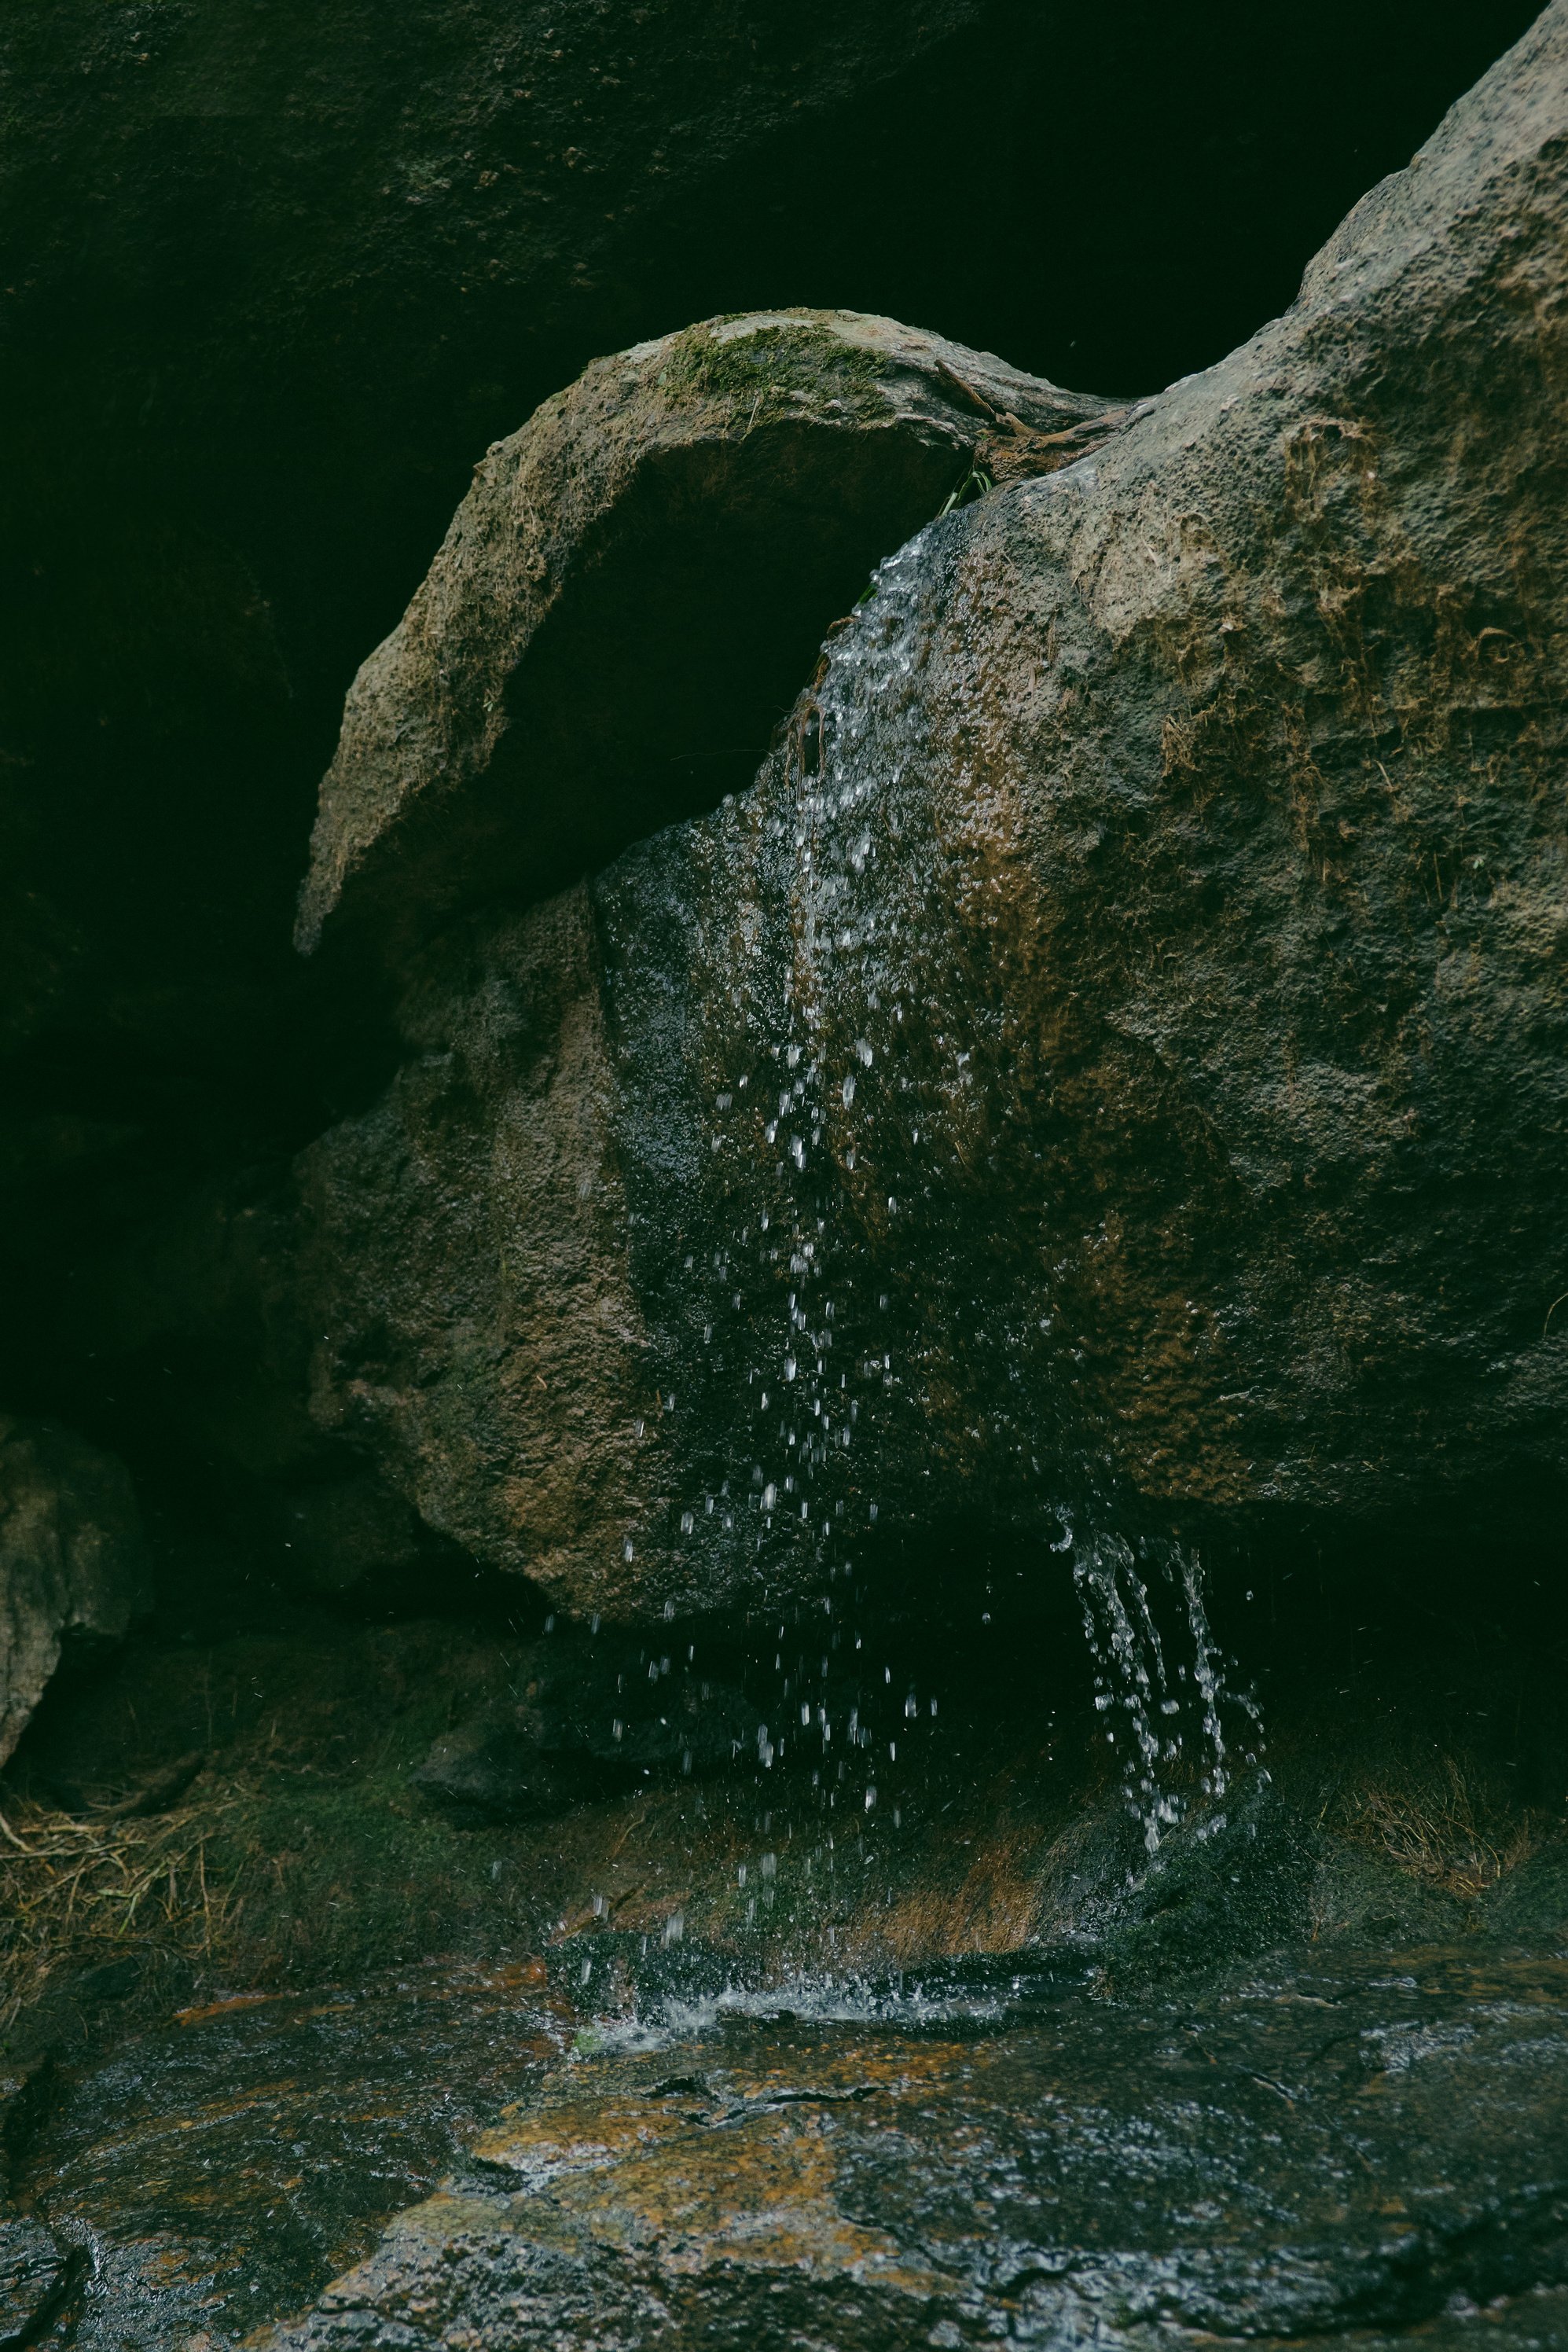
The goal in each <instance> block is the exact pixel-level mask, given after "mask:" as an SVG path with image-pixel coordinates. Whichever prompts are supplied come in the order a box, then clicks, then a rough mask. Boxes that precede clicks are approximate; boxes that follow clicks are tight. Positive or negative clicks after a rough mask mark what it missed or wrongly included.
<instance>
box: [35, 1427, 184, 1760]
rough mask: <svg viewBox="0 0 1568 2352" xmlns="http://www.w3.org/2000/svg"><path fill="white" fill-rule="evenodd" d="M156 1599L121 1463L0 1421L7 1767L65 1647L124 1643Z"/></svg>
mask: <svg viewBox="0 0 1568 2352" xmlns="http://www.w3.org/2000/svg"><path fill="white" fill-rule="evenodd" d="M151 1598H152V1594H151V1588H150V1585H149V1581H148V1574H147V1562H146V1556H145V1553H144V1550H143V1547H142V1539H141V1521H140V1518H139V1517H138V1514H137V1509H136V1500H135V1497H134V1496H133V1495H132V1493H131V1481H130V1479H129V1477H128V1476H127V1475H126V1473H125V1469H124V1467H123V1465H121V1464H120V1463H119V1462H117V1461H116V1460H115V1458H114V1456H113V1455H112V1454H103V1453H100V1452H99V1449H98V1448H97V1447H96V1446H92V1445H88V1444H85V1443H84V1442H83V1440H82V1439H80V1438H79V1437H75V1436H73V1435H72V1434H71V1433H70V1432H69V1431H68V1430H63V1429H57V1428H55V1427H54V1426H52V1425H51V1424H50V1423H47V1422H26V1421H17V1420H16V1419H14V1418H13V1417H12V1416H11V1415H9V1414H0V1763H4V1761H5V1759H6V1757H7V1756H9V1755H10V1753H11V1750H12V1749H13V1748H15V1747H16V1742H17V1740H18V1739H19V1738H21V1736H22V1733H23V1732H24V1730H25V1729H26V1725H27V1719H28V1717H29V1716H30V1715H31V1714H32V1712H33V1709H34V1708H35V1707H36V1706H37V1703H38V1701H39V1699H40V1698H41V1697H42V1696H43V1695H44V1690H45V1687H46V1685H47V1683H48V1680H49V1677H50V1675H52V1674H53V1673H54V1671H55V1668H56V1667H57V1665H58V1664H59V1662H60V1655H61V1652H62V1650H63V1649H64V1648H65V1646H66V1645H67V1644H68V1643H94V1642H106V1641H118V1640H119V1639H120V1636H121V1635H122V1634H123V1633H125V1632H126V1631H127V1630H128V1628H129V1627H130V1625H131V1622H132V1621H133V1619H134V1618H135V1617H136V1616H137V1614H138V1613H139V1612H141V1610H143V1609H145V1608H146V1607H147V1606H148V1605H149V1603H150V1601H151Z"/></svg>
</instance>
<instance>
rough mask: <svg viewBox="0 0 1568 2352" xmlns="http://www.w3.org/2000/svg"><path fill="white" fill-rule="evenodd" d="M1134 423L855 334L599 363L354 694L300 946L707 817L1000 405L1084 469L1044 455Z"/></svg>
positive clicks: (472, 496) (929, 340) (472, 895)
mask: <svg viewBox="0 0 1568 2352" xmlns="http://www.w3.org/2000/svg"><path fill="white" fill-rule="evenodd" d="M1108 407H1109V404H1108V403H1105V402H1101V401H1095V400H1092V399H1085V398H1083V397H1082V396H1081V395H1077V394H1070V393H1063V392H1061V391H1059V390H1058V389H1057V388H1056V387H1055V386H1054V385H1052V384H1048V383H1040V382H1039V381H1038V380H1037V379H1035V378H1033V377H1030V376H1026V375H1023V374H1021V373H1019V371H1018V370H1017V369H1016V368H1010V367H1008V366H1007V365H1006V364H1005V363H1003V362H1000V361H998V360H995V359H993V358H991V357H990V356H989V355H988V354H985V353H980V352H966V351H962V350H960V349H958V348H957V347H956V345H954V344H952V343H948V342H946V341H943V340H942V338H941V337H939V336H936V335H925V334H917V333H915V332H913V331H911V330H910V329H908V328H904V327H899V326H896V325H895V324H894V322H893V321H892V320H886V319H873V318H862V316H860V315H859V314H858V313H856V312H853V311H813V310H786V311H780V312H778V313H768V312H764V313H761V314H758V315H755V316H750V317H744V318H737V319H715V320H708V321H706V322H705V323H704V324H702V325H700V326H697V327H693V328H689V329H688V330H686V331H685V333H682V334H676V335H667V336H665V337H664V338H663V339H662V340H661V341H657V342H653V343H644V344H640V345H639V346H638V347H637V348H636V349H635V350H634V351H631V352H622V353H619V354H618V355H617V356H616V357H615V358H613V359H610V360H601V361H599V362H595V364H594V365H593V366H592V367H591V368H590V369H589V371H588V373H586V375H584V376H583V377H582V378H581V380H580V382H579V383H576V384H574V385H573V386H572V388H571V389H570V391H569V392H566V393H563V394H559V396H558V397H557V398H555V399H553V400H549V401H546V403H545V404H544V405H543V407H542V408H540V409H539V410H538V413H537V414H536V415H534V416H533V417H532V418H530V420H529V422H528V424H527V425H525V426H524V427H523V429H522V431H521V432H519V433H517V434H514V435H513V436H512V437H511V439H510V440H508V441H503V442H498V443H497V444H496V445H494V446H493V447H492V448H491V450H490V452H489V455H488V456H487V457H486V458H485V460H484V461H483V462H482V464H481V465H480V466H479V467H478V468H477V469H476V479H475V483H474V487H473V488H472V489H471V490H470V491H469V493H468V496H467V498H466V499H465V500H464V502H463V504H462V506H461V507H460V508H459V509H458V510H457V514H456V517H455V520H454V521H453V525H452V528H451V530H450V531H449V532H448V533H447V537H446V541H445V544H444V547H443V548H442V551H441V552H440V554H439V555H438V556H437V557H436V559H435V562H434V565H433V566H432V567H431V571H430V573H429V576H428V578H427V579H426V580H425V583H424V585H423V588H422V589H421V590H420V592H419V594H418V595H417V596H416V597H415V599H414V601H413V604H412V605H411V606H410V608H409V610H408V612H407V613H406V614H405V615H404V616H403V619H402V622H401V623H400V624H399V625H398V627H397V628H396V629H395V630H394V631H393V633H392V635H391V636H390V637H389V638H388V639H387V640H386V643H385V644H384V645H382V646H380V647H378V649H377V651H376V652H375V653H373V654H372V655H371V657H370V659H369V660H368V661H367V662H366V663H365V664H364V666H363V667H362V668H361V671H360V674H359V677H357V678H356V679H355V681H354V684H353V687H352V688H351V689H350V694H349V700H348V707H347V709H346V711H345V714H344V720H343V732H342V737H341V740H340V743H339V746H338V753H337V757H336V758H335V760H334V761H333V763H332V766H331V768H330V769H329V772H328V774H327V777H326V780H325V782H323V784H322V787H321V810H320V814H319V818H318V820H317V824H316V832H315V837H314V842H313V845H312V858H311V867H310V874H309V877H308V880H307V882H306V885H305V888H304V892H303V894H302V898H301V903H300V919H299V934H298V936H299V941H300V944H301V945H302V946H303V947H306V948H312V947H314V946H315V945H316V944H317V942H318V941H319V939H320V936H321V930H322V926H323V924H324V923H326V922H328V921H329V920H330V921H331V923H332V926H333V928H334V929H343V928H344V927H350V928H353V927H363V926H364V925H366V924H371V925H373V926H374V927H375V929H377V931H378V932H379V933H380V934H381V939H382V945H383V947H389V946H390V947H392V948H398V947H401V946H402V941H403V940H404V939H405V938H406V937H407V936H408V935H409V933H410V932H411V931H416V930H417V929H420V928H428V927H429V926H430V925H431V923H432V922H433V921H434V920H435V919H439V918H440V917H442V916H444V915H445V914H448V913H449V912H450V911H451V909H452V908H453V907H454V906H457V905H462V904H465V903H469V902H472V901H473V900H474V899H476V898H493V897H495V896H496V895H497V893H499V892H501V891H504V890H505V889H506V888H507V887H508V886H511V887H514V888H520V889H522V890H523V891H524V892H525V893H526V895H528V897H530V898H542V897H546V896H548V895H549V892H550V891H551V890H552V889H553V888H555V887H558V886H559V883H561V882H564V881H570V880H571V879H574V878H575V877H576V876H577V875H579V874H580V873H581V872H583V871H584V870H585V869H588V868H591V867H592V866H600V865H602V864H604V863H605V861H606V859H607V858H608V857H610V856H613V855H614V854H615V852H616V851H617V850H619V849H621V848H622V847H624V845H625V844H626V843H627V842H628V841H629V840H634V839H635V838H637V836H638V835H643V834H646V833H650V832H652V831H653V830H654V829H655V828H656V827H657V826H658V825H660V824H664V823H665V822H667V821H668V820H669V819H670V818H671V817H673V816H676V815H680V814H687V813H690V812H691V811H692V810H693V809H701V808H704V807H711V806H712V804H713V803H714V802H715V801H716V800H717V799H718V798H719V797H720V794H721V793H722V790H723V788H724V783H725V782H726V781H727V778H733V780H734V781H736V782H741V783H744V782H747V781H748V780H749V777H750V775H751V773H752V772H753V771H754V770H755V767H756V765H757V761H758V758H759V757H760V755H761V752H762V751H763V750H764V749H765V747H766V743H767V738H768V731H769V729H770V727H771V725H772V723H773V720H774V718H775V717H776V716H777V714H778V713H779V711H781V710H783V709H786V708H787V707H788V705H789V701H790V699H791V698H792V697H793V694H794V691H795V688H796V687H797V686H798V684H799V682H800V677H801V675H802V673H803V672H804V671H805V670H806V669H807V668H808V667H810V660H811V657H812V654H813V651H814V648H815V647H816V646H817V644H818V643H819V641H820V640H821V635H822V632H823V630H824V629H825V628H826V627H827V626H828V625H829V623H830V622H831V621H832V620H833V619H834V617H835V615H837V614H841V613H843V612H847V610H848V609H849V607H850V605H851V604H852V603H853V601H854V599H855V597H856V596H857V595H858V594H860V593H861V592H862V590H863V588H864V586H865V583H866V580H867V578H868V576H869V574H870V572H871V568H872V566H873V563H874V562H877V561H878V559H879V558H880V557H881V556H883V555H884V554H885V553H886V552H887V551H888V549H889V548H891V547H896V546H897V545H898V544H899V542H900V541H903V540H904V539H906V538H907V537H908V535H909V533H910V532H911V531H912V530H915V529H916V528H917V527H918V525H919V524H921V523H922V522H924V521H925V520H927V518H928V517H929V516H930V515H932V514H933V513H934V512H935V511H936V509H937V508H938V507H939V506H940V505H941V504H942V502H943V500H944V499H945V498H946V496H947V495H948V493H949V492H950V491H952V490H954V489H956V488H957V487H958V485H959V483H960V482H961V481H962V479H963V477H964V475H965V473H966V471H967V467H968V462H969V458H970V454H971V452H972V451H973V449H974V447H975V445H976V443H977V440H978V438H979V437H980V435H981V432H982V430H983V429H985V428H986V427H987V426H988V425H990V424H991V423H992V421H993V420H994V419H995V418H996V417H997V415H998V412H1002V413H1005V414H1006V415H1009V416H1010V417H1011V418H1013V419H1014V420H1016V423H1015V428H1014V433H1013V436H1012V437H1021V436H1022V433H1023V432H1024V431H1025V430H1026V429H1027V428H1033V429H1034V436H1035V438H1036V440H1037V441H1039V442H1040V445H1041V446H1042V449H1043V448H1045V447H1046V446H1050V447H1051V452H1052V456H1053V457H1054V459H1055V461H1056V462H1061V461H1062V460H1064V459H1065V458H1066V457H1067V456H1068V455H1069V454H1070V452H1071V451H1072V450H1073V449H1075V448H1076V447H1077V446H1078V444H1077V443H1075V442H1073V441H1072V440H1071V437H1070V438H1069V440H1068V441H1067V442H1066V443H1065V444H1060V443H1057V444H1048V439H1047V436H1051V435H1053V434H1054V435H1058V436H1060V435H1062V434H1064V433H1065V434H1067V435H1068V436H1071V433H1072V428H1074V427H1079V428H1082V427H1083V426H1084V425H1085V424H1086V423H1090V425H1091V433H1092V425H1093V422H1094V421H1097V418H1098V415H1099V413H1100V412H1103V411H1104V410H1106V409H1107V408H1108ZM1004 437H1006V435H1005V433H1004ZM1051 461H1052V457H1051V456H1046V457H1042V458H1041V463H1042V464H1049V463H1051ZM748 744H749V745H750V746H751V749H750V750H749V751H747V748H746V747H747V745H748ZM737 746H738V747H739V748H738V750H737V748H736V747H737Z"/></svg>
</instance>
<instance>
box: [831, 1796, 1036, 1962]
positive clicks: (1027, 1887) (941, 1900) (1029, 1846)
mask: <svg viewBox="0 0 1568 2352" xmlns="http://www.w3.org/2000/svg"><path fill="white" fill-rule="evenodd" d="M1039 1873H1040V1837H1039V1834H1038V1832H1032V1831H1026V1830H1021V1829H1014V1828H1011V1827H1008V1828H1005V1829H1003V1830H1001V1831H999V1832H994V1833H993V1834H991V1835H990V1836H988V1837H979V1838H977V1840H976V1842H975V1846H974V1850H973V1853H972V1857H970V1858H968V1859H967V1867H966V1868H965V1870H964V1874H963V1876H962V1877H961V1878H960V1879H958V1880H957V1881H956V1883H953V1882H952V1881H948V1882H947V1883H946V1884H944V1883H942V1881H941V1880H940V1879H936V1878H933V1879H928V1880H925V1882H923V1883H919V1884H916V1885H914V1886H912V1887H907V1888H905V1889H904V1891H902V1892H901V1893H900V1894H899V1895H897V1897H896V1899H894V1901H893V1902H891V1903H890V1904H889V1905H888V1906H886V1908H885V1909H883V1910H881V1911H873V1912H872V1913H871V1914H870V1915H869V1916H866V1917H864V1918H862V1920H859V1921H857V1922H855V1923H853V1925H852V1931H851V1948H852V1952H853V1954H854V1957H855V1958H858V1959H873V1958H874V1959H877V1960H882V1961H891V1962H894V1963H895V1964H897V1965H900V1966H904V1965H913V1964H915V1962H917V1961H921V1960H929V1959H932V1958H936V1957H938V1956H945V1955H947V1954H950V1953H982V1952H986V1953H996V1952H1013V1951H1017V1950H1018V1949H1019V1946H1020V1945H1023V1944H1027V1943H1028V1942H1029V1940H1030V1937H1031V1936H1032V1935H1033V1934H1034V1932H1035V1930H1036V1928H1037V1927H1038V1926H1039V1923H1040V1903H1041V1894H1040V1875H1039Z"/></svg>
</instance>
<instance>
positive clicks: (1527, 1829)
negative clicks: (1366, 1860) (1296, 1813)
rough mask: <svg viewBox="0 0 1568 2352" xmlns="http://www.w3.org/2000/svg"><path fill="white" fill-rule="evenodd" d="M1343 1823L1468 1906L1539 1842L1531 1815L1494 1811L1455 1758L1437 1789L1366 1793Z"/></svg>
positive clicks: (1374, 1787) (1385, 1787)
mask: <svg viewBox="0 0 1568 2352" xmlns="http://www.w3.org/2000/svg"><path fill="white" fill-rule="evenodd" d="M1341 1826H1342V1827H1343V1830H1344V1831H1345V1832H1347V1833H1348V1834H1349V1835H1350V1836H1352V1837H1353V1838H1354V1839H1356V1840H1357V1841H1358V1842H1359V1843H1362V1844H1364V1845H1368V1846H1371V1847H1372V1848H1373V1849H1374V1851H1375V1853H1378V1854H1380V1855H1381V1856H1383V1858H1384V1859H1385V1860H1386V1861H1388V1862H1392V1863H1393V1864H1395V1865H1396V1868H1398V1869H1400V1870H1403V1871H1405V1872H1406V1874H1407V1875H1408V1876H1410V1877H1411V1878H1415V1879H1418V1880H1419V1881H1420V1883H1421V1884H1422V1885H1425V1886H1432V1887H1436V1888H1437V1890H1438V1891H1439V1892H1440V1893H1442V1894H1444V1895H1457V1896H1458V1897H1459V1898H1460V1900H1461V1901H1464V1902H1473V1901H1474V1900H1475V1899H1476V1897H1477V1896H1478V1895H1484V1894H1485V1893H1486V1891H1487V1889H1488V1888H1489V1887H1491V1886H1495V1885H1497V1883H1498V1881H1499V1879H1500V1878H1502V1877H1504V1876H1505V1875H1506V1874H1507V1873H1508V1872H1509V1871H1511V1870H1516V1869H1517V1868H1518V1867H1519V1865H1520V1864H1521V1862H1524V1861H1527V1860H1528V1859H1529V1857H1530V1855H1531V1853H1532V1852H1533V1851H1534V1848H1535V1845H1536V1842H1537V1841H1536V1832H1535V1827H1534V1824H1533V1823H1532V1822H1531V1821H1530V1820H1529V1818H1528V1817H1521V1816H1520V1815H1518V1814H1514V1815H1512V1816H1505V1815H1503V1814H1500V1813H1499V1812H1497V1811H1494V1809H1492V1808H1491V1807H1490V1806H1489V1804H1488V1802H1487V1801H1486V1798H1485V1796H1484V1794H1482V1792H1481V1791H1480V1790H1479V1789H1478V1787H1477V1785H1476V1782H1475V1780H1474V1779H1473V1778H1472V1776H1471V1775H1470V1774H1469V1772H1468V1771H1467V1770H1466V1769H1465V1767H1464V1766H1463V1765H1462V1764H1460V1763H1459V1762H1458V1761H1457V1759H1455V1758H1453V1757H1451V1756H1449V1757H1446V1758H1445V1759H1443V1769H1442V1773H1441V1777H1440V1779H1439V1780H1438V1781H1437V1784H1436V1785H1427V1786H1425V1787H1416V1786H1415V1785H1413V1784H1410V1783H1406V1784H1405V1785H1403V1786H1396V1785H1390V1784H1388V1783H1378V1782H1374V1783H1373V1784H1371V1785H1370V1786H1368V1787H1366V1788H1364V1789H1363V1790H1360V1792H1359V1793H1358V1795H1357V1796H1356V1798H1355V1799H1354V1801H1352V1802H1350V1803H1349V1804H1347V1805H1346V1806H1345V1808H1344V1809H1343V1813H1342V1817H1341Z"/></svg>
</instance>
